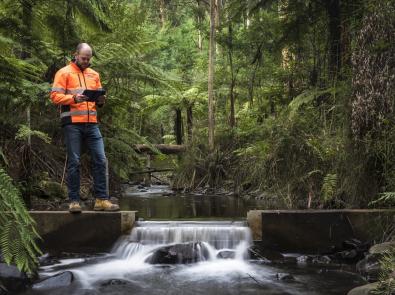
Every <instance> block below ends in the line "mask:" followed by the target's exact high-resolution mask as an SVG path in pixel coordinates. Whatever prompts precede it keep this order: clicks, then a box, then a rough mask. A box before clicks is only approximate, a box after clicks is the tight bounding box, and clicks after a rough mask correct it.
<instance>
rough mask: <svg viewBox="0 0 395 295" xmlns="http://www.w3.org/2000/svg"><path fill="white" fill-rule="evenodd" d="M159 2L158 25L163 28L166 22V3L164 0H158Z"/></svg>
mask: <svg viewBox="0 0 395 295" xmlns="http://www.w3.org/2000/svg"><path fill="white" fill-rule="evenodd" d="M158 4H159V20H160V25H161V27H162V28H163V27H164V26H165V24H166V5H165V0H158Z"/></svg>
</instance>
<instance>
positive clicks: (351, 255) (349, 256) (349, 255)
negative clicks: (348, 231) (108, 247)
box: [338, 249, 358, 260]
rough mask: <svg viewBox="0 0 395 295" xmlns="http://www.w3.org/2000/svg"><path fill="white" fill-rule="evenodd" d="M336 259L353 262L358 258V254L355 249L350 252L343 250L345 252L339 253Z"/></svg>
mask: <svg viewBox="0 0 395 295" xmlns="http://www.w3.org/2000/svg"><path fill="white" fill-rule="evenodd" d="M338 257H340V258H341V259H345V260H354V259H356V258H357V257H358V252H357V250H355V249H352V250H350V251H348V250H345V251H341V252H339V253H338Z"/></svg>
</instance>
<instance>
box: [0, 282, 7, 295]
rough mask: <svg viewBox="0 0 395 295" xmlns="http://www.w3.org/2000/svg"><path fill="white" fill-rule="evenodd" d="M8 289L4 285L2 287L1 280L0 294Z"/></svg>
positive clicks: (2, 294)
mask: <svg viewBox="0 0 395 295" xmlns="http://www.w3.org/2000/svg"><path fill="white" fill-rule="evenodd" d="M7 294H8V291H7V289H6V287H4V286H3V285H2V284H1V282H0V295H7Z"/></svg>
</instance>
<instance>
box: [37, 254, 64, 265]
mask: <svg viewBox="0 0 395 295" xmlns="http://www.w3.org/2000/svg"><path fill="white" fill-rule="evenodd" d="M38 262H39V264H40V266H47V265H53V264H56V263H60V262H59V260H58V259H56V258H55V257H53V256H51V255H50V254H49V253H45V254H44V255H42V256H40V257H39V258H38Z"/></svg>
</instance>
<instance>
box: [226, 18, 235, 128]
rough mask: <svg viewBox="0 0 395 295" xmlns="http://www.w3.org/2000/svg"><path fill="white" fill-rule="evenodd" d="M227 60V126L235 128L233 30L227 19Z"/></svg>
mask: <svg viewBox="0 0 395 295" xmlns="http://www.w3.org/2000/svg"><path fill="white" fill-rule="evenodd" d="M228 30H229V31H228V58H229V67H230V79H231V81H230V87H229V98H230V114H229V125H230V127H231V128H233V127H235V124H236V119H235V96H234V87H235V84H236V81H235V80H236V79H235V75H234V69H233V29H232V22H231V20H230V19H228Z"/></svg>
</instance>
